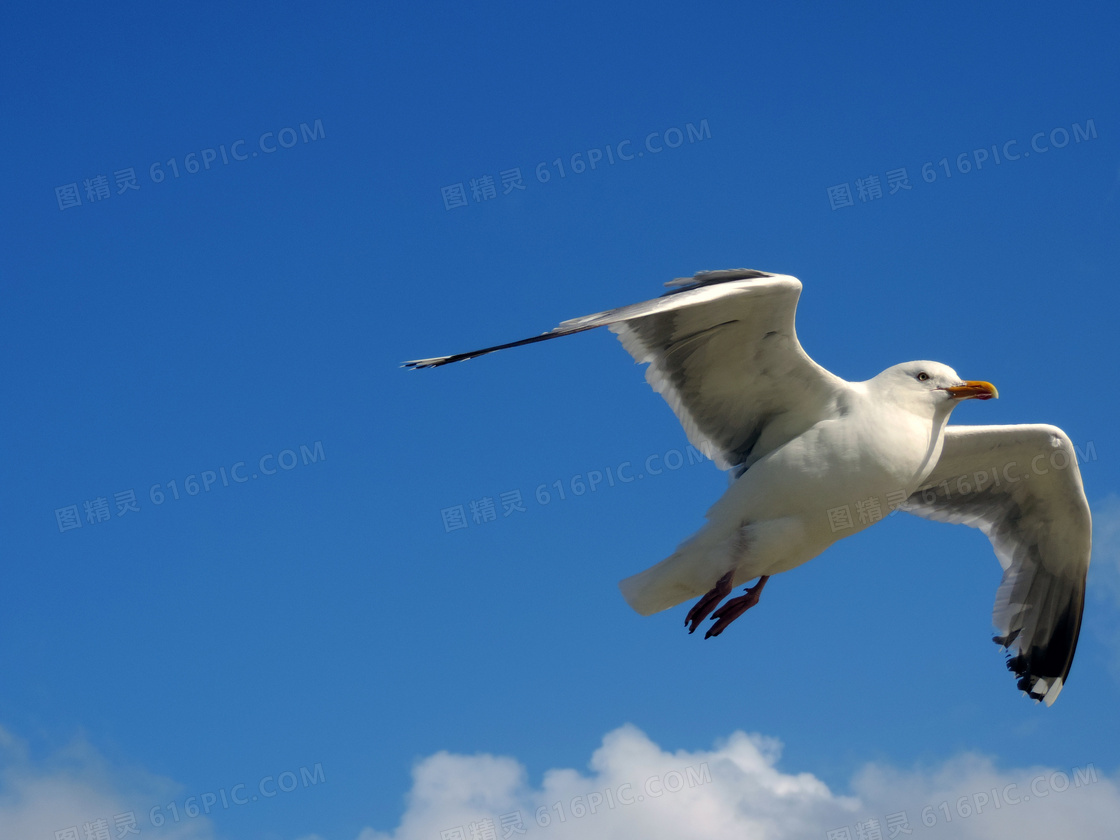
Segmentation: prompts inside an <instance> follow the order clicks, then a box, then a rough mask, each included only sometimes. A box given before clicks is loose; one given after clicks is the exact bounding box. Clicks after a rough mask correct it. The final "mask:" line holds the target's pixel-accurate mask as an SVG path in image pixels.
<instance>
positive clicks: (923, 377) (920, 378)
mask: <svg viewBox="0 0 1120 840" xmlns="http://www.w3.org/2000/svg"><path fill="white" fill-rule="evenodd" d="M927 379H929V374H928V373H926V372H925V371H924V370H923V371H922V372H921V373H919V374H918V381H919V382H925V381H926V380H927Z"/></svg>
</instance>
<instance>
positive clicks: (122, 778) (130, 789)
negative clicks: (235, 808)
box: [0, 728, 214, 840]
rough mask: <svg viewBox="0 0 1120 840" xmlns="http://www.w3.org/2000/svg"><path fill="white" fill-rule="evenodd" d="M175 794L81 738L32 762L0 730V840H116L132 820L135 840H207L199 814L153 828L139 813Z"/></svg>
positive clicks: (173, 786)
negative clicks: (146, 839)
mask: <svg viewBox="0 0 1120 840" xmlns="http://www.w3.org/2000/svg"><path fill="white" fill-rule="evenodd" d="M180 792H181V786H180V785H178V784H177V783H175V782H174V781H172V780H171V779H168V778H165V777H161V776H157V775H154V774H152V773H149V772H147V771H145V770H140V769H135V768H122V767H117V766H112V765H111V764H110V763H109V762H108V761H106V760H105V758H104V757H103V756H101V755H100V754H99V753H98V752H97V750H96V749H94V748H93V747H92V746H91V745H90V744H89V743H88V742H87V741H85V740H84V739H82V738H77V739H75V740H74V741H73V742H71V744H70V745H69V746H67V747H66V748H65V749H63V750H60V751H59V752H57V753H54V754H53V755H50V756H48V757H47V758H45V759H41V760H35V759H32V758H31V757H30V756H29V751H28V749H27V745H26V744H25V743H23V742H22V741H21V740H19V739H18V738H16V737H15V736H13V735H12V734H11V733H9V732H8V731H6V730H5V729H3V728H0V837H3V838H12V840H17V839H18V838H28V840H34V838H42V839H43V840H48V838H50V839H51V840H53V838H56V837H63V838H65V837H77V838H80V839H81V840H84V838H86V837H87V836H91V837H97V836H99V834H98V833H97V832H98V831H102V830H107V831H108V832H109V835H108V836H110V837H117V836H120V835H119V834H118V832H120V831H125V830H126V829H125V828H122V826H125V825H128V824H129V823H130V822H132V821H133V820H134V821H135V822H134V823H133V824H134V825H135V829H134V830H139V831H142V832H143V834H142V835H141V836H152V837H156V838H159V840H212V838H213V837H214V831H213V824H212V822H211V821H210V820H209V819H207V818H206V817H205V816H202V815H199V816H198V817H196V818H193V819H186V820H183V821H182V822H179V823H173V822H171V821H170V820H168V821H166V823H165V824H164V825H163V826H162V827H161V828H155V827H152V826H151V824H150V823H149V821H148V812H147V811H145V810H143V807H144V806H145V805H147V806H148V807H151V806H152V805H156V804H158V803H162V802H168V801H171V800H172V799H174V797H175V796H176V795H177V794H178V793H180ZM74 832H77V833H76V834H75V833H74ZM89 832H93V833H89ZM102 836H103V835H102ZM125 836H132V835H129V834H126V835H125Z"/></svg>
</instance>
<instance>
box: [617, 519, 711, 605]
mask: <svg viewBox="0 0 1120 840" xmlns="http://www.w3.org/2000/svg"><path fill="white" fill-rule="evenodd" d="M706 531H707V529H704V530H701V531H700V532H699V533H697V534H696V535H695V536H693V537H692V538H691V539H689V540H686V541H685V542H683V543H682V544H681V545H680V546H679V547H678V548H677V550H676V551H674V552H673V553H672V554H671V555H670V556H668V557H666V558H665V559H664V560H662V561H661V562H660V563H657V564H656V565H653V566H650V567H649V568H648V569H646V570H645V571H644V572H639V573H638V574H636V575H631V576H630V577H628V578H625V579H624V580H621V581H619V584H618V588H619V589H620V590H622V597H623V598H625V599H626V603H628V604H629V605H630V606H631V607H632V608H633V609H634V610H635V612H638V613H640V614H641V615H653V614H654V613H656V612H661V611H662V610H667V609H669V608H670V607H675V606H676V605H677V604H680V603H683V602H685V601H688V600H689V599H692V598H698V597H700V596H701V595H703V594H704V593H705V592H707V591H708V590H709V589H711V588H712V586H713V585H714V584H715V582H716V581H717V580H719V578H720V576H721V575H722V574H724V573H725V572H726V571H727V551H726V549H725V548H724V547H723V546H721V545H720V543H721V542H722V540H713V539H712V538H711V535H710V533H705V532H706Z"/></svg>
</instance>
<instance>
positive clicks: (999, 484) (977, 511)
mask: <svg viewBox="0 0 1120 840" xmlns="http://www.w3.org/2000/svg"><path fill="white" fill-rule="evenodd" d="M938 485H940V486H938ZM904 509H905V510H907V511H908V512H910V513H915V514H917V515H918V516H923V517H925V518H926V519H934V520H936V521H938V522H951V523H959V524H962V525H969V526H971V527H973V528H979V529H980V530H981V531H983V532H984V533H985V534H986V535H987V537H988V539H989V540H991V543H992V547H993V548H994V549H995V552H996V556H997V557H998V558H999V562H1000V565H1001V566H1003V580H1002V582H1001V583H1000V586H999V590H998V591H997V592H996V602H995V609H994V611H993V622H994V623H995V626H996V628H997V629H998V630H999V635H998V636H996V637H995V639H994V641H995V642H996V643H997V644H999V645H1002V646H1003V647H1004V648H1007V649H1008V650H1009V657H1010V658H1009V660H1008V663H1007V667H1008V668H1009V669H1010V670H1011V671H1013V672H1014V673H1015V674H1016V675H1017V676H1018V677H1019V688H1021V689H1022V690H1023V691H1026V692H1027V693H1028V694H1030V696H1031V697H1032V698H1034V699H1035V700H1044V701H1046V705H1048V706H1049V705H1050V704H1052V703H1053V702H1054V700H1055V699H1057V697H1058V693H1059V692H1060V691H1061V690H1062V686H1063V685H1064V684H1065V681H1066V678H1067V676H1068V675H1069V669H1070V666H1071V665H1072V664H1073V654H1074V651H1075V650H1076V649H1077V636H1078V633H1079V632H1080V630H1081V613H1082V610H1083V609H1084V606H1085V576H1086V574H1087V572H1088V570H1089V553H1090V549H1091V547H1092V530H1093V529H1092V520H1091V518H1090V514H1089V503H1088V502H1087V501H1086V500H1085V491H1084V489H1083V488H1082V485H1081V471H1080V470H1079V469H1078V468H1077V456H1076V453H1075V451H1074V448H1073V445H1072V444H1071V443H1070V440H1069V438H1068V437H1066V435H1065V433H1064V432H1062V430H1061V429H1058V428H1056V427H1054V426H1045V425H1031V426H948V427H947V428H946V429H945V446H944V449H943V450H942V452H941V459H940V460H939V461H938V462H937V467H936V468H935V469H934V471H933V473H932V474H931V475H930V476H929V478H927V479H926V483H925V486H924V487H923V488H922V489H920V490H918V491H917V492H915V493H914V495H912V496H911V497H910V498H909V499H908V500H907V502H906V506H905V508H904Z"/></svg>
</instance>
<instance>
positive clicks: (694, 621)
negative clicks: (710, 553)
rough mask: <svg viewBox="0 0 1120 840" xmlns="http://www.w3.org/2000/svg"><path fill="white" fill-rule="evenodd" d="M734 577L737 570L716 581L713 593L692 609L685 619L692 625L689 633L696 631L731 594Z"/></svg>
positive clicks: (709, 593)
mask: <svg viewBox="0 0 1120 840" xmlns="http://www.w3.org/2000/svg"><path fill="white" fill-rule="evenodd" d="M734 577H735V570H734V569H732V570H731V571H730V572H728V573H727V574H725V575H724V576H723V577H721V578H720V579H719V580H718V581H716V585H715V586H714V587H712V589H711V591H710V592H708V594H707V595H705V596H704V597H703V598H701V599H700V600H699V601H697V602H696V604H695V605H694V606H693V607H692V609H691V610H689V611H688V615H686V616H685V618H684V623H685V624H691V625H692V626H691V627H689V628H688V632H689V633H692V632H693V631H694V630H696V628H697V627H699V626H700V622H701V621H703V620H704V619H705V618H707V617H708V613H710V612H711V611H712V610H714V609H715V608H716V607H717V606H719V602H720V601H722V600H723V599H724V598H726V597H727V596H728V595H729V594H730V593H731V580H732V578H734Z"/></svg>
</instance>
